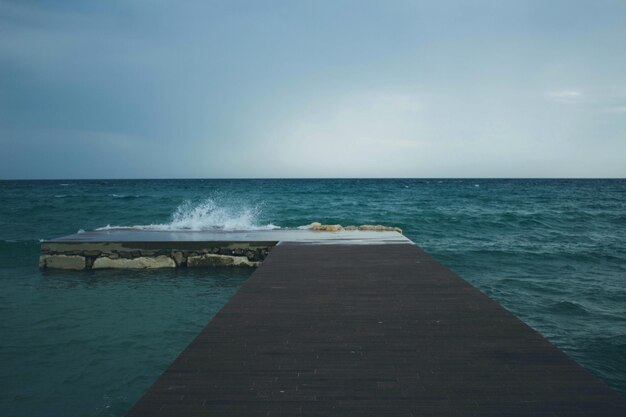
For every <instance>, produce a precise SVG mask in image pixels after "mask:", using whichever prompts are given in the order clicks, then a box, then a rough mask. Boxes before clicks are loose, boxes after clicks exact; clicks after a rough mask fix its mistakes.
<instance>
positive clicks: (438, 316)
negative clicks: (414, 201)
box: [128, 244, 626, 417]
mask: <svg viewBox="0 0 626 417" xmlns="http://www.w3.org/2000/svg"><path fill="white" fill-rule="evenodd" d="M128 416H131V417H140V416H186V417H195V416H224V417H235V416H246V417H253V416H263V417H267V416H272V417H274V416H294V417H295V416H358V417H363V416H377V417H380V416H407V417H409V416H447V417H449V416H616V417H617V416H619V417H623V416H626V400H624V399H623V398H622V397H621V396H619V395H618V394H617V393H616V392H614V391H612V390H611V389H609V388H608V387H607V386H606V385H605V384H604V383H603V382H601V381H600V380H598V379H597V378H595V377H593V376H592V375H591V374H590V373H589V372H588V371H586V370H585V369H583V368H582V367H581V366H579V365H578V364H576V363H575V362H574V361H573V360H571V359H570V358H569V357H567V356H566V355H565V354H564V353H562V352H561V351H559V350H558V349H557V348H555V347H554V346H553V345H552V344H550V343H549V342H548V341H546V340H545V339H544V338H543V337H541V336H540V335H539V334H538V333H537V332H535V331H534V330H532V329H531V328H530V327H528V326H527V325H525V324H524V323H523V322H522V321H520V320H519V319H517V318H516V317H515V316H513V315H512V314H510V313H509V312H507V311H506V310H505V309H504V308H502V307H501V306H500V305H499V304H497V303H496V302H494V301H492V300H491V299H489V298H488V297H486V296H485V295H483V294H482V293H481V292H480V291H478V290H477V289H475V288H474V287H472V286H470V285H469V284H468V283H467V282H466V281H464V280H463V279H461V278H459V277H458V276H457V275H455V274H454V273H453V272H451V271H450V270H448V269H447V268H445V267H443V266H442V265H440V264H438V263H437V262H435V261H434V260H433V259H432V258H431V257H429V256H428V255H426V254H425V253H424V252H423V251H421V250H420V249H419V248H418V247H417V246H415V245H410V244H391V245H306V244H280V245H278V246H276V247H275V248H274V249H273V250H272V252H271V253H270V255H269V257H268V258H267V259H266V260H265V261H264V263H263V264H262V266H261V267H260V268H259V269H258V270H257V271H256V272H255V273H254V274H253V275H252V276H251V277H250V278H249V279H248V281H247V282H246V283H245V284H244V285H243V286H242V287H241V288H240V289H239V291H238V292H237V293H236V294H235V296H234V297H233V298H232V299H231V300H230V301H229V302H228V303H227V304H226V306H224V308H223V309H222V310H221V311H220V312H219V313H218V314H217V315H216V316H215V317H214V318H213V320H211V321H210V322H209V323H208V324H207V326H206V327H205V328H204V329H203V330H202V332H201V333H200V334H199V335H198V336H197V337H196V339H195V340H194V341H193V342H192V343H191V344H190V345H189V346H188V347H187V348H186V349H185V350H184V351H183V352H182V353H181V354H180V356H179V357H178V358H177V359H176V360H175V361H174V363H172V365H171V366H170V367H169V368H168V369H167V370H166V371H165V373H164V374H163V375H162V376H161V377H160V378H159V379H158V380H157V381H156V382H155V384H154V385H153V386H152V387H151V388H150V389H149V391H148V392H147V393H146V394H145V395H144V396H143V398H141V399H140V400H139V401H138V402H137V404H135V406H134V407H133V408H132V409H131V410H130V412H129V413H128Z"/></svg>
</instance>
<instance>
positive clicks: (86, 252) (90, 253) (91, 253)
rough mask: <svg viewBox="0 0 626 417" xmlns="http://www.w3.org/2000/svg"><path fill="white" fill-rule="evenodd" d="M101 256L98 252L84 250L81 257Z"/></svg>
mask: <svg viewBox="0 0 626 417" xmlns="http://www.w3.org/2000/svg"><path fill="white" fill-rule="evenodd" d="M101 254H102V252H101V251H99V250H86V251H83V255H85V256H100V255H101Z"/></svg>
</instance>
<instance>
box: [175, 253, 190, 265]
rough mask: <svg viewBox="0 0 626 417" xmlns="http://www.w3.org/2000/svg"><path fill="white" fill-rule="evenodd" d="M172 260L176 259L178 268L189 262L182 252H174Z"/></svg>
mask: <svg viewBox="0 0 626 417" xmlns="http://www.w3.org/2000/svg"><path fill="white" fill-rule="evenodd" d="M172 258H173V259H174V262H176V266H182V265H183V264H185V263H186V261H187V259H186V258H185V255H183V253H182V252H173V253H172Z"/></svg>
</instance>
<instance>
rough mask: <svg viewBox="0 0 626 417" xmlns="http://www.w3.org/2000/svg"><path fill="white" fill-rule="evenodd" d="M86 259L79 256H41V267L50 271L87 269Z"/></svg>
mask: <svg viewBox="0 0 626 417" xmlns="http://www.w3.org/2000/svg"><path fill="white" fill-rule="evenodd" d="M85 265H86V264H85V258H84V257H83V256H79V255H41V256H40V257H39V267H40V268H48V269H73V270H76V271H80V270H83V269H85Z"/></svg>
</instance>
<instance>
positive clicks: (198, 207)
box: [96, 198, 280, 231]
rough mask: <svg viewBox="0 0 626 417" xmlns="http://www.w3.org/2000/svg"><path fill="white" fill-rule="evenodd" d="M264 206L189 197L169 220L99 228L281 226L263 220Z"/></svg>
mask: <svg viewBox="0 0 626 417" xmlns="http://www.w3.org/2000/svg"><path fill="white" fill-rule="evenodd" d="M260 214H261V206H260V205H255V206H252V207H249V206H246V205H242V204H238V202H231V203H221V202H218V201H216V200H215V199H212V198H207V199H206V200H203V201H201V202H200V203H195V204H194V203H193V202H191V201H185V202H184V203H183V204H181V205H180V206H178V207H177V208H176V210H175V211H174V213H173V214H172V216H171V221H170V222H169V223H162V224H149V225H135V226H110V225H107V226H105V227H100V228H98V229H96V230H114V229H139V230H163V231H177V230H190V231H204V230H228V231H232V230H272V229H280V227H279V226H276V225H274V224H272V223H268V224H264V225H262V224H259V217H260Z"/></svg>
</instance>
